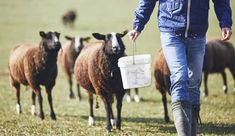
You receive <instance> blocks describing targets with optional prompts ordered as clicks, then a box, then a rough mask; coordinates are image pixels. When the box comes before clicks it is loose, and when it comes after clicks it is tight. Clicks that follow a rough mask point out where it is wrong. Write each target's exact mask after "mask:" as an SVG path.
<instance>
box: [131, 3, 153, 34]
mask: <svg viewBox="0 0 235 136" xmlns="http://www.w3.org/2000/svg"><path fill="white" fill-rule="evenodd" d="M156 1H157V0H139V6H138V7H137V8H136V10H135V19H134V24H133V29H134V30H136V31H138V32H141V31H142V30H143V29H144V26H145V24H146V23H147V22H148V21H149V18H150V16H151V14H152V12H153V9H154V7H155V5H156Z"/></svg>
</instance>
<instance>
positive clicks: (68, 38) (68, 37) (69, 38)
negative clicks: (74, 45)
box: [64, 36, 73, 41]
mask: <svg viewBox="0 0 235 136" xmlns="http://www.w3.org/2000/svg"><path fill="white" fill-rule="evenodd" d="M64 38H65V39H67V40H70V41H71V40H72V39H73V38H72V37H70V36H65V37H64Z"/></svg>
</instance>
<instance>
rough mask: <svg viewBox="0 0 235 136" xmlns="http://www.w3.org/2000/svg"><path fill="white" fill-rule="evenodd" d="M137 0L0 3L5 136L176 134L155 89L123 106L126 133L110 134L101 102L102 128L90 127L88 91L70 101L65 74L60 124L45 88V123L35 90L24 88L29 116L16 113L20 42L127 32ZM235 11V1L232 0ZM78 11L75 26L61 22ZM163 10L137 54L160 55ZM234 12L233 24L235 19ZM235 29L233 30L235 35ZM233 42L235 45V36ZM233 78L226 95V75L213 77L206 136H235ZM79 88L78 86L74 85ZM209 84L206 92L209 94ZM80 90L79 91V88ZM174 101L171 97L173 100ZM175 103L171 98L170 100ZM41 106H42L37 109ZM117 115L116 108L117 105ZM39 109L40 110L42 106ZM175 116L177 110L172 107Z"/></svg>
mask: <svg viewBox="0 0 235 136" xmlns="http://www.w3.org/2000/svg"><path fill="white" fill-rule="evenodd" d="M137 4H138V1H137V0H128V1H127V0H99V1H94V0H77V1H74V0H67V1H65V0H64V1H62V0H50V1H48V0H40V1H39V0H1V1H0V30H1V31H0V135H1V136H2V135H6V136H10V135H14V136H15V135H125V136H127V135H133V136H137V135H138V136H143V135H148V136H152V135H176V131H175V128H174V125H173V122H172V121H171V123H169V124H166V123H165V122H164V119H163V106H162V102H161V95H160V93H159V92H158V91H157V90H156V89H155V87H154V84H152V86H151V87H148V88H144V89H140V95H141V97H142V101H141V102H140V103H135V102H132V103H127V102H126V101H124V102H123V110H122V130H121V131H119V130H116V129H114V130H113V132H112V133H110V134H107V133H106V130H105V110H104V107H103V103H102V102H101V99H99V102H100V108H99V109H95V116H96V124H95V126H93V127H88V122H87V118H88V111H89V107H88V99H87V93H86V92H85V90H82V96H83V100H82V101H80V102H78V101H77V99H75V100H69V99H68V85H67V82H66V80H65V77H64V75H63V73H61V71H59V76H58V78H57V84H56V86H55V87H54V89H53V102H54V109H55V112H56V114H57V121H51V119H50V116H49V106H48V102H47V99H46V93H45V91H44V89H43V96H44V102H43V103H44V112H45V114H46V118H45V120H43V121H41V120H40V119H39V118H38V117H34V116H31V113H30V107H31V90H28V91H26V89H25V88H24V87H22V88H21V104H22V110H23V114H21V115H17V114H16V110H15V105H16V96H15V91H14V89H13V88H12V87H11V86H10V84H9V80H8V69H7V63H8V56H9V51H10V49H11V48H13V47H14V46H15V45H17V44H19V43H31V42H33V43H38V42H39V41H40V36H39V34H38V33H39V31H40V30H44V31H49V30H52V31H58V32H60V33H62V36H61V41H62V43H64V42H65V40H64V38H63V37H64V35H65V34H66V35H76V34H79V35H84V36H89V35H91V33H92V32H102V33H107V32H111V31H116V32H121V31H123V30H124V29H127V28H128V29H131V28H132V20H133V18H134V9H135V8H136V6H137ZM231 5H232V9H235V1H233V0H231ZM71 8H72V9H76V10H77V11H78V14H79V17H78V20H77V21H76V26H75V28H73V29H71V28H66V27H64V26H63V25H62V23H61V19H60V18H61V15H62V14H63V13H64V12H65V11H66V10H67V9H71ZM213 9H214V8H213V4H212V2H211V9H210V20H209V21H210V22H209V24H210V26H209V31H208V34H207V39H208V40H209V39H213V38H220V35H221V34H220V28H219V27H218V21H217V19H216V16H215V13H214V10H213ZM156 12H157V7H156V9H155V12H154V14H153V15H152V18H151V20H150V21H149V23H148V25H147V26H146V28H145V30H144V31H143V33H142V35H141V37H140V38H139V39H138V41H137V53H138V54H142V53H150V54H151V55H152V57H154V56H155V54H156V52H157V51H158V49H159V48H160V47H161V45H160V38H159V31H158V27H157V19H156V16H157V13H156ZM234 15H235V14H233V20H235V16H234ZM234 28H235V27H233V32H234V33H235V31H234V30H235V29H234ZM124 41H125V44H126V48H127V51H126V52H127V54H130V55H131V53H132V52H131V50H132V46H131V42H130V40H129V38H128V37H127V36H126V37H125V38H124ZM231 41H232V42H233V43H234V44H235V37H234V35H233V36H232V38H231ZM226 73H227V74H228V88H229V90H228V94H226V95H225V94H224V93H223V91H222V86H223V84H222V78H221V76H220V75H217V74H215V75H211V76H210V77H209V83H208V86H209V97H207V98H205V97H203V95H201V96H202V97H201V119H202V122H203V125H202V126H201V127H200V128H199V129H200V133H199V134H200V135H235V94H234V93H233V92H232V90H233V86H234V81H233V79H232V76H231V74H230V73H229V71H228V70H227V71H226ZM74 88H75V86H74ZM203 88H204V87H203V85H202V87H201V90H202V91H203V90H204V89H203ZM74 90H75V89H74ZM168 99H169V97H168ZM168 105H170V100H168ZM37 106H38V105H37ZM113 108H114V112H115V113H116V108H115V106H113ZM37 109H38V107H37ZM168 109H169V112H170V118H171V120H172V112H171V108H170V106H169V107H168Z"/></svg>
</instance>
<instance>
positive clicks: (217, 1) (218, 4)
mask: <svg viewBox="0 0 235 136" xmlns="http://www.w3.org/2000/svg"><path fill="white" fill-rule="evenodd" d="M213 2H214V8H215V13H216V16H217V18H218V20H219V25H220V28H221V30H222V40H224V41H225V40H229V39H230V37H231V35H232V32H231V27H232V11H231V7H230V0H213Z"/></svg>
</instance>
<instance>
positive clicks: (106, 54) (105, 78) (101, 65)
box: [74, 31, 128, 131]
mask: <svg viewBox="0 0 235 136" xmlns="http://www.w3.org/2000/svg"><path fill="white" fill-rule="evenodd" d="M127 32H128V31H124V32H123V33H122V34H121V33H109V34H107V35H102V34H99V33H93V34H92V35H93V36H94V37H95V38H96V39H98V40H102V42H97V43H93V44H91V45H88V46H86V47H84V48H83V50H82V51H81V53H80V55H79V56H78V57H77V60H76V62H75V66H74V73H75V77H76V79H77V82H78V84H80V85H81V86H82V87H83V88H85V89H86V90H87V91H88V93H89V104H90V116H89V124H90V125H92V124H93V123H94V114H93V94H96V95H99V96H100V97H101V99H102V100H103V102H104V105H105V110H106V125H107V126H106V129H107V130H108V131H111V129H112V125H111V123H112V119H113V110H112V100H113V96H116V99H117V120H116V127H117V129H121V109H122V99H123V96H124V94H125V92H126V91H125V90H124V89H123V85H122V79H121V74H120V70H119V68H118V59H119V58H120V57H123V56H125V46H124V44H123V42H122V39H121V38H122V37H123V36H125V35H126V34H127Z"/></svg>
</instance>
